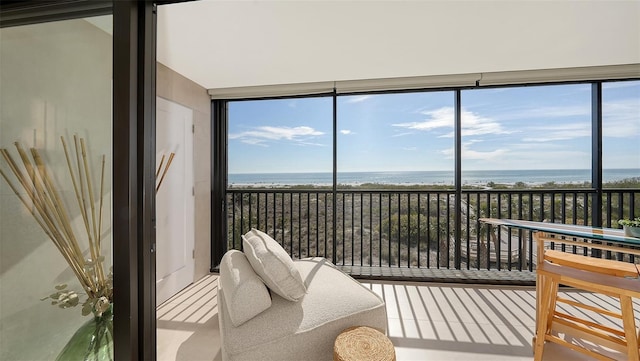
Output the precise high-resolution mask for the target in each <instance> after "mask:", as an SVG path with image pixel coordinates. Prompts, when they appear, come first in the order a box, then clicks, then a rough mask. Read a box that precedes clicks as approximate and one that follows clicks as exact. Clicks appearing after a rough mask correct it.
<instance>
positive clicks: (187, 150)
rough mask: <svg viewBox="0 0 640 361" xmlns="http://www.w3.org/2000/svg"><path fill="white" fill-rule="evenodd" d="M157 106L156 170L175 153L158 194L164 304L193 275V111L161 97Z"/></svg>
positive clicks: (159, 283)
mask: <svg viewBox="0 0 640 361" xmlns="http://www.w3.org/2000/svg"><path fill="white" fill-rule="evenodd" d="M156 108H157V111H156V162H157V164H156V169H158V166H159V165H160V161H161V159H162V156H163V155H164V156H165V160H164V163H165V164H164V165H163V166H162V167H161V170H164V168H165V166H166V164H167V162H168V159H169V155H170V153H172V152H173V153H175V156H174V157H173V160H172V161H171V164H170V166H169V168H168V170H167V172H166V174H165V176H164V179H163V180H162V183H161V184H160V188H159V189H158V192H157V194H156V302H157V304H161V303H162V302H164V301H166V300H167V299H168V298H170V297H171V296H173V295H174V294H176V293H177V292H178V291H180V290H182V289H183V288H185V287H186V286H188V285H189V284H191V283H192V282H193V276H194V259H193V258H194V254H193V252H194V232H195V229H194V196H193V186H194V185H193V131H192V129H193V110H191V109H189V108H186V107H184V106H182V105H179V104H176V103H174V102H171V101H168V100H165V99H162V98H157V106H156ZM162 175H163V171H161V172H160V174H159V175H158V179H157V180H156V185H157V184H158V183H159V180H160V178H162Z"/></svg>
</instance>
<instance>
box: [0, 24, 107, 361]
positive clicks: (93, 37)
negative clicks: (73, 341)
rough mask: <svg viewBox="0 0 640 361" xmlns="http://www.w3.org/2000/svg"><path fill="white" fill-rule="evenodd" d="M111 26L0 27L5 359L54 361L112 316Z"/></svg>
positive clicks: (0, 335)
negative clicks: (87, 328) (84, 331)
mask: <svg viewBox="0 0 640 361" xmlns="http://www.w3.org/2000/svg"><path fill="white" fill-rule="evenodd" d="M111 23H112V18H111V16H105V17H97V18H90V19H74V20H65V21H58V22H49V23H43V24H36V25H26V26H18V27H11V28H3V29H1V30H0V37H1V38H2V41H1V42H0V83H1V84H2V92H1V93H0V148H3V149H6V150H7V151H6V152H4V156H3V157H2V159H0V169H2V171H3V173H4V174H5V176H6V179H5V178H3V179H1V180H0V305H2V307H0V324H2V328H0V345H2V347H0V359H2V360H51V359H55V358H56V356H57V355H58V354H59V353H60V351H61V350H62V348H63V346H64V345H65V344H66V343H67V341H68V340H69V339H70V337H71V335H73V334H74V333H75V332H76V330H78V329H79V328H80V326H81V325H82V324H83V323H84V322H86V321H87V320H89V319H90V317H94V315H95V316H101V314H102V313H103V312H105V311H106V310H108V309H110V298H111V292H112V286H111V278H110V268H111V264H112V257H111V183H112V182H111V162H112V151H111V147H112V146H111V144H112V140H111V138H112V137H111V129H112V122H111V113H112V111H111V109H112V103H111V99H112V94H111V83H112V36H111V34H110V30H109V29H110V27H111ZM61 137H64V139H65V141H66V143H67V153H66V154H65V147H64V146H63V143H62V141H61ZM74 137H77V138H74ZM76 139H77V143H76ZM16 142H18V143H19V144H20V146H21V147H22V148H21V149H23V150H24V153H23V154H21V153H20V151H19V150H18V148H16V145H15V144H14V143H16ZM31 148H33V149H34V151H31ZM67 155H68V156H69V160H67ZM103 162H104V163H103ZM30 164H31V165H34V168H33V170H31V169H30V168H29V165H30ZM103 164H104V166H103ZM25 165H26V166H25ZM70 169H72V170H73V171H70ZM72 173H73V175H74V177H72V176H71V174H72ZM21 174H22V175H23V177H22V178H16V177H15V176H16V175H21ZM74 178H75V179H74ZM7 179H9V180H10V182H11V184H12V185H13V187H12V186H10V185H9V182H8V181H7ZM63 209H64V211H63ZM45 230H46V232H48V234H47V233H46V232H45ZM61 240H63V241H64V242H63V243H60V242H54V241H61ZM74 240H75V241H76V242H75V243H74ZM61 242H62V241H61ZM76 243H77V245H78V246H77V247H76V246H75V245H74V244H76ZM87 300H88V302H87ZM116 312H117V311H116ZM83 314H85V315H87V316H83Z"/></svg>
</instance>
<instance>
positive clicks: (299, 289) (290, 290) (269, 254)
mask: <svg viewBox="0 0 640 361" xmlns="http://www.w3.org/2000/svg"><path fill="white" fill-rule="evenodd" d="M242 245H243V247H244V252H245V254H246V256H247V259H248V260H249V263H251V266H252V267H253V269H254V271H256V273H257V274H258V275H259V276H260V277H261V278H262V280H263V281H264V283H265V284H266V285H267V287H269V288H270V289H271V291H273V292H275V293H277V294H278V295H280V296H281V297H282V298H284V299H287V300H289V301H298V300H299V299H300V298H302V297H303V296H304V295H305V293H306V292H307V288H306V287H305V285H304V282H303V281H302V277H301V276H300V272H298V269H297V268H296V267H295V265H294V263H293V260H292V259H291V257H289V254H288V253H287V251H285V250H284V248H282V246H280V244H279V243H278V242H276V241H275V240H274V239H273V238H271V237H270V236H269V235H268V234H266V233H264V232H262V231H259V230H257V229H255V228H254V229H252V230H251V231H249V232H247V233H246V234H244V235H243V236H242Z"/></svg>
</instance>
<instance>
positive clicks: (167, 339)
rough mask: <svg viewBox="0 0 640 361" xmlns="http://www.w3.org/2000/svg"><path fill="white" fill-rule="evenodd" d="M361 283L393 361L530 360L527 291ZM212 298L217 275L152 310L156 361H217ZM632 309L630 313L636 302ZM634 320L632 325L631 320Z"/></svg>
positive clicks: (531, 306) (549, 354)
mask: <svg viewBox="0 0 640 361" xmlns="http://www.w3.org/2000/svg"><path fill="white" fill-rule="evenodd" d="M361 282H362V283H363V284H364V285H365V286H367V287H369V288H371V289H372V290H373V291H374V292H376V293H378V294H379V295H380V296H381V297H382V298H383V299H384V300H385V302H386V305H387V322H388V323H387V328H388V336H389V338H390V339H391V341H392V342H393V344H394V346H395V350H396V356H397V360H398V361H412V360H438V361H440V360H468V359H470V358H473V359H475V360H492V361H525V360H527V361H528V360H532V358H533V353H532V350H533V349H532V337H533V334H534V327H535V288H534V287H531V286H494V285H463V284H443V283H417V282H401V281H386V280H385V281H382V280H361ZM562 294H563V297H565V298H567V299H571V300H576V301H580V302H588V303H590V304H591V305H598V306H601V307H604V308H607V309H611V310H613V309H615V306H612V305H613V304H615V303H614V302H612V299H610V298H609V297H607V296H602V295H599V296H598V295H593V294H590V293H586V292H580V291H574V290H570V289H566V290H564V291H563V292H562ZM216 297H217V276H216V275H209V276H206V277H205V278H203V279H201V280H200V281H198V282H196V283H194V284H193V285H192V286H190V287H189V288H187V289H186V290H184V291H182V292H181V293H180V294H178V295H176V296H174V297H173V298H171V299H170V300H168V301H167V302H165V303H164V304H162V305H160V306H159V307H158V309H157V316H158V321H157V326H158V345H159V347H158V360H162V361H173V360H190V361H198V360H215V361H218V360H221V359H222V357H221V354H220V334H219V331H218V314H217V312H218V310H217V298H216ZM634 309H635V310H636V314H638V311H640V302H639V301H638V300H635V302H634ZM563 311H564V312H567V313H573V312H584V311H581V310H578V309H576V308H575V307H573V306H563ZM592 320H593V321H594V322H596V323H600V324H604V325H611V322H612V321H610V320H607V319H604V318H603V317H600V316H596V315H594V316H592ZM637 322H640V319H638V318H636V323H637ZM601 351H603V350H602V349H601ZM605 353H606V351H605ZM611 356H613V355H611ZM588 359H589V358H587V357H586V356H583V355H582V354H579V353H577V352H575V351H571V350H569V349H565V348H561V347H558V346H556V345H555V344H550V345H548V346H547V348H546V349H545V354H544V360H546V361H550V360H588Z"/></svg>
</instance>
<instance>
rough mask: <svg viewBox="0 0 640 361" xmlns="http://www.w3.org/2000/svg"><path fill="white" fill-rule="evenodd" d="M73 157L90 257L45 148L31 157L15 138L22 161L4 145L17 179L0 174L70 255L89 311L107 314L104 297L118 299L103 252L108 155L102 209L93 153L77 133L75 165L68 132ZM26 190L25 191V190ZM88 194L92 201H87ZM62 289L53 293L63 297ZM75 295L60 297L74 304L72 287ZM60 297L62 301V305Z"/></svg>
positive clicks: (69, 163)
mask: <svg viewBox="0 0 640 361" xmlns="http://www.w3.org/2000/svg"><path fill="white" fill-rule="evenodd" d="M60 140H61V142H62V146H63V149H64V154H65V158H66V162H67V167H68V171H69V176H70V177H71V182H72V184H73V189H74V193H75V196H76V201H77V204H78V208H79V213H80V214H81V216H82V220H83V223H84V230H85V233H86V240H87V243H88V246H89V247H88V248H89V252H90V254H91V258H90V259H85V258H84V255H83V252H82V249H81V246H80V241H79V240H80V238H81V237H78V235H77V234H76V233H75V232H74V229H73V227H72V222H71V219H70V217H69V212H68V211H67V208H66V206H65V203H64V202H63V200H62V198H61V196H60V192H59V189H60V188H59V187H58V186H56V184H55V182H54V180H53V179H52V177H51V175H50V174H51V172H50V171H49V170H48V167H47V165H46V164H45V162H44V161H43V159H42V157H41V155H40V152H39V151H38V150H37V149H35V148H30V152H31V157H29V154H28V153H27V152H26V151H25V150H24V149H23V148H22V146H21V145H20V144H19V143H17V142H16V143H14V144H15V147H16V151H17V153H18V156H19V158H18V159H19V160H20V163H22V164H19V162H16V160H14V158H13V156H12V155H11V154H10V153H9V151H8V150H7V149H0V154H2V159H4V161H5V163H6V165H7V167H8V168H9V170H10V171H11V172H10V173H13V179H14V180H15V181H17V184H16V182H15V181H14V180H12V179H11V178H12V177H10V176H9V174H8V173H7V172H5V171H3V170H2V169H1V168H0V175H1V176H2V178H3V179H4V180H5V181H6V182H7V184H8V185H9V188H11V190H12V191H13V192H14V193H15V195H16V196H17V197H18V199H19V200H20V202H21V203H22V204H23V205H24V206H25V208H27V210H28V211H29V213H30V214H31V216H32V217H33V218H34V219H35V221H36V223H37V224H38V225H39V226H40V228H42V230H43V231H44V233H45V234H46V235H47V237H49V238H50V239H51V241H52V242H53V244H54V245H55V246H56V248H57V249H58V251H59V252H60V254H61V255H62V257H63V258H64V259H65V261H66V262H67V264H68V265H69V267H70V268H71V270H72V271H73V273H74V274H75V276H76V278H77V279H78V281H79V283H80V285H81V286H82V288H83V289H84V291H85V292H86V294H87V297H88V299H87V301H86V302H85V303H84V305H83V306H84V307H83V314H85V310H87V309H89V310H93V311H94V313H101V312H102V311H103V310H102V309H103V308H104V307H103V303H104V302H108V303H110V302H112V297H113V289H112V284H111V276H110V275H109V276H108V277H107V276H105V272H104V268H103V261H104V257H103V256H102V255H101V239H102V211H103V204H104V203H103V198H104V173H105V162H106V160H105V156H104V155H103V156H102V170H101V176H100V194H99V195H98V196H99V198H100V199H99V206H98V209H97V210H96V207H95V203H96V197H95V192H94V187H93V184H92V181H91V179H92V178H91V173H90V167H89V160H88V158H87V151H86V144H85V141H84V139H82V138H78V137H77V136H74V143H75V161H76V162H75V163H76V168H75V169H74V165H73V162H72V161H71V159H72V157H71V155H70V152H69V149H68V147H67V142H66V141H65V139H64V137H60ZM20 189H21V190H22V191H23V192H21V191H20ZM87 198H88V203H89V204H88V205H87ZM58 291H59V292H57V293H56V294H54V295H52V296H50V297H51V298H54V296H55V297H58V296H59V294H60V292H61V291H60V289H58ZM64 294H66V295H67V296H68V297H67V298H69V300H68V302H67V301H65V302H60V306H61V307H62V306H64V307H68V306H74V305H76V304H77V303H78V302H77V300H76V298H74V297H75V296H73V295H74V293H73V292H72V291H70V292H67V291H65V293H64ZM57 303H58V302H56V304H57Z"/></svg>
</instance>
